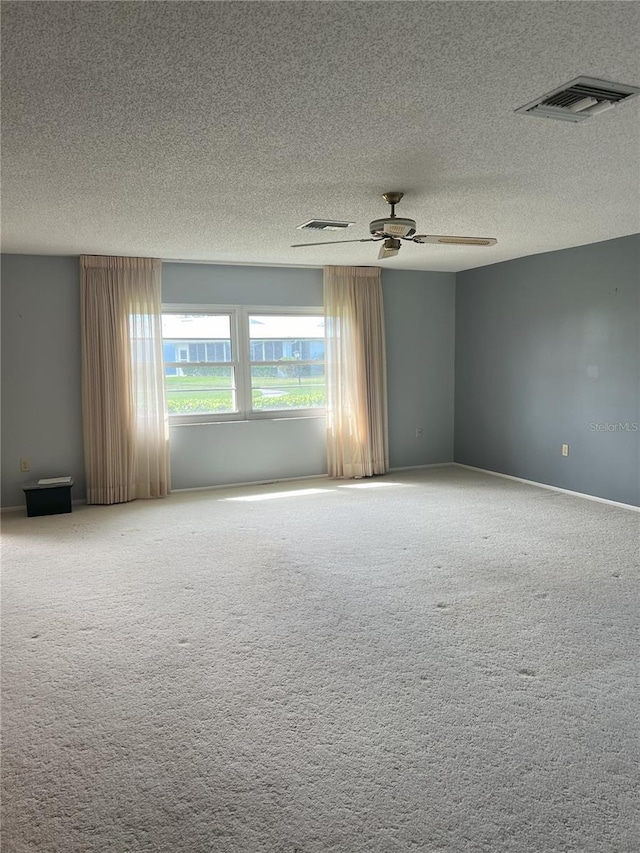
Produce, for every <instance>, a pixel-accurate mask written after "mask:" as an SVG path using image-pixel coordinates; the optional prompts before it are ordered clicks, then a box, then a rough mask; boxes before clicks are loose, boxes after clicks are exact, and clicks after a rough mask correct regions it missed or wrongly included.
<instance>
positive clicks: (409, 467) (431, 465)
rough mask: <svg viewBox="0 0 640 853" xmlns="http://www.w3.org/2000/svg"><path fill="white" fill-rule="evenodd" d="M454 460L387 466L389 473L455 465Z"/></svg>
mask: <svg viewBox="0 0 640 853" xmlns="http://www.w3.org/2000/svg"><path fill="white" fill-rule="evenodd" d="M455 464H456V463H455V462H431V463H429V464H428V465H403V466H401V467H400V468H389V473H390V474H391V473H392V472H393V471H420V470H422V469H423V468H450V467H451V466H452V465H455Z"/></svg>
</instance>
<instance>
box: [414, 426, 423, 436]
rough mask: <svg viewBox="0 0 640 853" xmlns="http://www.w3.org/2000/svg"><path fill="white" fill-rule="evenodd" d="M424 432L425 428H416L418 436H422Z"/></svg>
mask: <svg viewBox="0 0 640 853" xmlns="http://www.w3.org/2000/svg"><path fill="white" fill-rule="evenodd" d="M423 432H424V430H423V429H422V427H418V428H417V429H416V438H420V437H421V436H422V433H423Z"/></svg>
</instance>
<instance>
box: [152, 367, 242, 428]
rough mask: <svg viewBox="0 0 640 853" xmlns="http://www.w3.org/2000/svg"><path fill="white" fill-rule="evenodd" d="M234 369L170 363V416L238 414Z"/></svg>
mask: <svg viewBox="0 0 640 853" xmlns="http://www.w3.org/2000/svg"><path fill="white" fill-rule="evenodd" d="M234 374H235V369H234V368H233V367H191V366H189V365H188V364H185V366H184V367H183V366H182V364H175V363H174V364H173V365H172V364H166V365H165V381H166V384H167V405H168V409H169V414H170V415H192V414H216V413H218V414H221V413H224V412H235V411H237V406H236V388H235V376H234Z"/></svg>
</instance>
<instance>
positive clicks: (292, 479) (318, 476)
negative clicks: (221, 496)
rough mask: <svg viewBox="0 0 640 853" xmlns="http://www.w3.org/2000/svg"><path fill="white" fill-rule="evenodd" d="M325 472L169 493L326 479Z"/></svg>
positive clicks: (177, 493) (177, 490) (174, 490)
mask: <svg viewBox="0 0 640 853" xmlns="http://www.w3.org/2000/svg"><path fill="white" fill-rule="evenodd" d="M326 479H328V475H327V474H305V476H304V477H275V478H272V479H270V480H251V481H247V482H242V483H221V484H220V485H217V486H195V487H194V488H189V489H171V492H170V494H169V497H171V495H179V494H185V493H186V492H211V491H214V490H219V489H235V488H237V487H238V486H268V485H270V484H271V483H295V482H296V481H298V480H326Z"/></svg>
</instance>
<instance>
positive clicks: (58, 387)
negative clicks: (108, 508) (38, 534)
mask: <svg viewBox="0 0 640 853" xmlns="http://www.w3.org/2000/svg"><path fill="white" fill-rule="evenodd" d="M1 273H2V506H20V505H24V494H23V492H22V488H21V485H22V483H24V482H25V481H27V480H37V479H39V478H40V477H57V476H62V475H69V474H71V475H73V477H74V480H75V484H74V487H73V490H72V497H73V498H82V497H84V475H83V458H82V402H81V395H80V381H81V379H80V297H79V292H80V281H79V270H78V259H77V258H68V257H43V256H37V257H36V256H29V255H3V256H2V266H1ZM22 457H27V458H30V459H31V464H32V469H31V472H30V473H28V474H23V473H21V471H20V467H19V460H20V458H22Z"/></svg>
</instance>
